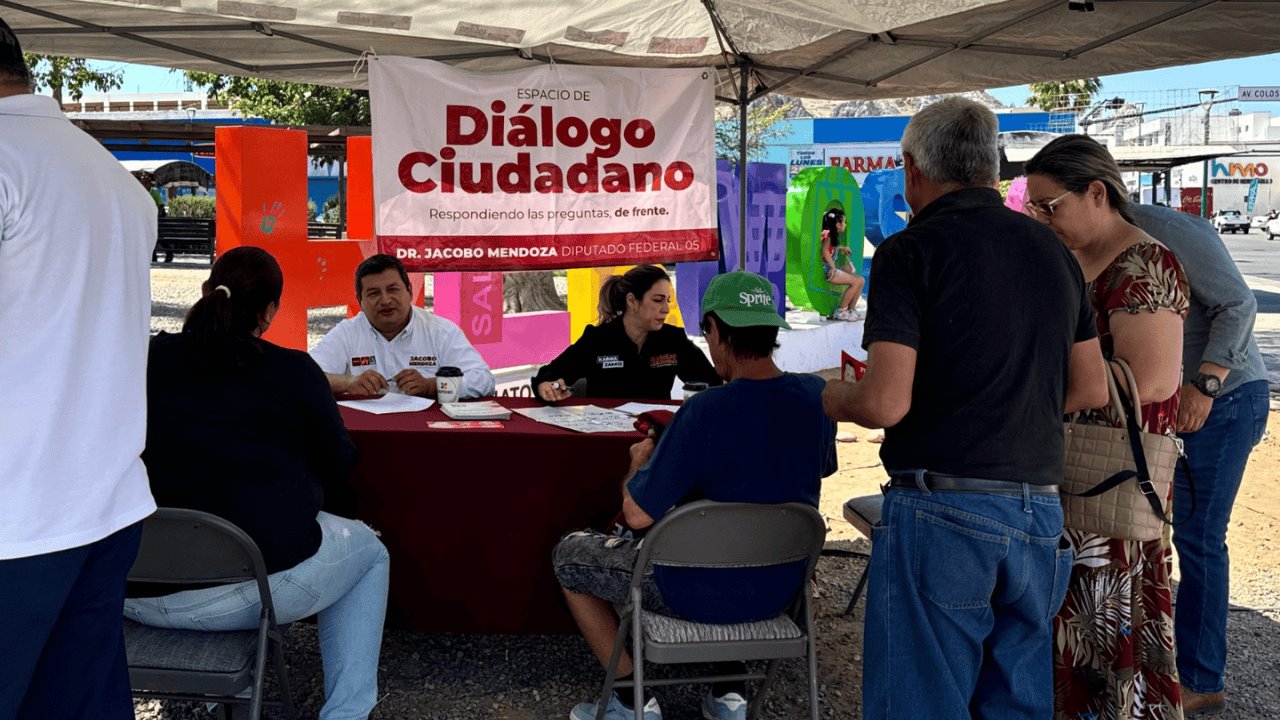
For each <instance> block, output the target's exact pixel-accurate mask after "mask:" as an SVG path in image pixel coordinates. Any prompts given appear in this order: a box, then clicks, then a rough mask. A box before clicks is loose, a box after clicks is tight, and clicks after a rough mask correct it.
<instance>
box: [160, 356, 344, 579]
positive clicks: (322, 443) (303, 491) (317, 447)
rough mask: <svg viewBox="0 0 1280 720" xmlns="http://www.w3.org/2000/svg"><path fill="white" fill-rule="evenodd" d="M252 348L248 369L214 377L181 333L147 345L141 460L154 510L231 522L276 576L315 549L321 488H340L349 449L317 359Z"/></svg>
mask: <svg viewBox="0 0 1280 720" xmlns="http://www.w3.org/2000/svg"><path fill="white" fill-rule="evenodd" d="M257 342H258V344H259V346H260V347H261V349H262V353H261V355H260V356H258V357H257V358H255V361H254V362H252V363H251V364H250V365H249V366H248V367H246V368H243V369H240V370H234V371H230V372H216V371H212V370H209V369H206V368H204V367H202V364H200V363H195V362H192V359H191V357H190V355H189V353H188V350H187V347H186V345H185V342H184V340H183V338H182V336H181V335H170V334H167V333H161V334H160V335H158V336H156V337H155V338H153V339H152V340H151V352H150V357H149V360H148V365H147V412H148V417H147V447H146V450H145V451H144V452H143V454H142V459H143V461H144V462H145V463H146V465H147V473H148V475H149V476H150V478H151V491H152V493H153V494H154V495H155V498H156V503H157V504H159V505H161V506H164V507H181V508H191V509H194V510H203V511H205V512H209V513H213V514H214V515H218V516H221V517H223V518H226V519H227V520H230V521H231V522H233V523H235V524H236V525H238V526H239V527H240V528H241V529H242V530H244V531H245V532H246V533H248V534H249V537H251V538H253V539H254V541H255V542H257V543H258V547H259V548H260V549H261V550H262V556H263V558H264V559H265V560H266V563H267V572H277V571H280V570H286V569H288V568H291V567H293V566H294V565H297V564H298V563H300V562H302V561H303V560H305V559H307V558H309V557H311V556H312V555H314V554H315V552H316V550H317V549H318V548H319V547H320V526H319V525H318V524H317V523H316V514H317V513H318V512H319V511H320V508H321V505H322V504H323V502H324V495H325V488H326V487H331V486H332V485H333V484H334V483H340V482H343V481H345V479H346V477H347V475H348V473H350V472H351V469H352V467H353V466H354V465H355V459H356V448H355V445H354V444H353V443H352V442H351V438H350V436H348V435H347V430H346V428H345V427H344V426H343V424H342V417H341V416H340V415H339V414H338V408H337V405H335V404H334V400H333V393H332V392H331V391H330V390H329V384H328V382H327V381H326V380H325V377H324V373H322V372H321V371H320V368H319V366H317V365H316V363H315V361H314V360H312V359H311V358H310V356H308V355H307V354H306V353H304V352H299V351H297V350H287V349H285V348H281V347H278V346H276V345H272V344H271V343H269V342H266V341H263V340H259V341H257Z"/></svg>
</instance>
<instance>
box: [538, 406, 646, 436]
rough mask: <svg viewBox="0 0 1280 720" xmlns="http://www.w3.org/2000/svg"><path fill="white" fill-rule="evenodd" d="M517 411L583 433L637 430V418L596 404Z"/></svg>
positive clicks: (542, 421)
mask: <svg viewBox="0 0 1280 720" xmlns="http://www.w3.org/2000/svg"><path fill="white" fill-rule="evenodd" d="M516 412H518V413H520V414H521V415H524V416H525V417H527V418H530V419H532V420H537V421H538V422H540V423H546V424H548V425H555V426H556V427H562V428H564V429H566V430H573V431H575V432H583V433H598V432H635V431H636V427H635V422H636V421H635V418H633V417H631V416H630V415H628V414H626V413H621V412H618V411H617V410H609V409H608V408H602V407H596V406H595V405H574V406H570V407H563V406H554V405H552V406H547V407H537V408H518V409H517V410H516Z"/></svg>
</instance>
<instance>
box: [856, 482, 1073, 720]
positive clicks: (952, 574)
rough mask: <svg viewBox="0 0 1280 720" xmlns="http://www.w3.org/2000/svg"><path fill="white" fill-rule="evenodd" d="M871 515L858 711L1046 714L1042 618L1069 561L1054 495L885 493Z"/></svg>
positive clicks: (1048, 664) (1047, 621) (939, 719)
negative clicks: (876, 516)
mask: <svg viewBox="0 0 1280 720" xmlns="http://www.w3.org/2000/svg"><path fill="white" fill-rule="evenodd" d="M1012 487H1013V488H1019V487H1021V486H1019V485H1012ZM880 522H881V524H880V525H878V526H876V527H875V528H874V530H873V531H872V543H871V565H870V576H869V580H868V586H867V617H866V625H865V631H864V641H863V644H864V653H863V657H864V658H865V661H864V665H863V667H864V669H863V676H862V678H863V679H862V683H863V684H862V704H863V718H865V719H866V720H890V719H894V720H899V719H900V720H920V719H921V718H929V719H930V720H949V719H952V718H954V719H955V720H961V719H963V720H969V718H971V717H982V718H1001V720H1023V719H1025V720H1033V719H1034V720H1044V719H1045V718H1049V717H1052V716H1053V622H1052V621H1053V616H1054V614H1055V613H1056V612H1057V611H1058V608H1059V607H1060V606H1061V605H1062V601H1063V598H1064V597H1065V596H1066V592H1067V582H1068V581H1069V580H1070V578H1071V563H1072V560H1073V558H1072V554H1071V549H1070V546H1069V545H1067V544H1066V542H1065V541H1064V540H1063V538H1062V506H1061V505H1060V504H1059V501H1058V496H1056V495H1029V494H1008V495H1006V494H987V493H962V492H934V493H930V492H926V491H920V490H916V489H906V488H891V489H890V490H889V491H888V492H887V493H886V494H885V498H884V509H883V511H882V514H881V520H880Z"/></svg>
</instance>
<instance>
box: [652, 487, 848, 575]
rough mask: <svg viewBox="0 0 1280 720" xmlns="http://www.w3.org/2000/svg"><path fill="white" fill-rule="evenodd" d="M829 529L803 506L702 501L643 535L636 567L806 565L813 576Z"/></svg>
mask: <svg viewBox="0 0 1280 720" xmlns="http://www.w3.org/2000/svg"><path fill="white" fill-rule="evenodd" d="M826 533H827V525H826V522H825V521H824V520H823V519H822V514H821V513H819V512H818V510H817V509H816V508H814V507H813V506H811V505H806V504H804V503H786V504H782V505H757V504H753V503H719V502H712V501H710V500H701V501H698V502H694V503H689V504H688V505H682V506H680V507H678V508H676V509H675V510H672V511H671V513H670V514H668V515H667V516H666V517H664V518H662V520H661V521H659V522H658V523H657V524H656V525H654V526H653V528H652V529H650V530H649V532H648V533H647V534H646V535H645V538H644V544H643V545H641V548H640V556H639V558H637V567H639V568H645V567H647V566H648V565H649V564H650V563H652V564H654V565H668V566H678V567H719V568H725V567H764V566H769V565H782V564H785V563H793V562H800V561H804V562H806V568H805V575H804V576H805V577H809V576H810V575H811V574H812V572H813V567H814V565H816V564H817V562H818V555H819V554H820V553H821V552H822V543H823V541H824V540H825V538H826Z"/></svg>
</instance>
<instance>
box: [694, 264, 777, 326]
mask: <svg viewBox="0 0 1280 720" xmlns="http://www.w3.org/2000/svg"><path fill="white" fill-rule="evenodd" d="M710 312H713V313H715V314H716V317H718V318H720V319H721V320H723V321H724V323H725V324H726V325H731V326H733V327H757V326H772V327H780V328H786V329H788V330H790V329H791V326H790V325H788V324H787V321H786V320H783V319H782V316H780V315H778V308H777V307H775V306H774V304H773V284H772V283H770V282H769V281H768V280H766V279H764V278H763V277H760V276H759V275H756V274H755V273H752V272H746V271H745V270H735V271H733V272H727V273H724V274H722V275H717V276H715V277H714V278H712V279H711V283H710V284H709V285H707V292H706V293H705V294H704V295H703V296H702V314H703V315H706V314H707V313H710Z"/></svg>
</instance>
